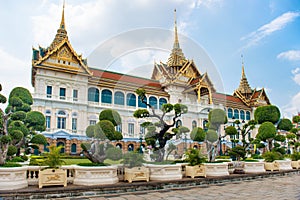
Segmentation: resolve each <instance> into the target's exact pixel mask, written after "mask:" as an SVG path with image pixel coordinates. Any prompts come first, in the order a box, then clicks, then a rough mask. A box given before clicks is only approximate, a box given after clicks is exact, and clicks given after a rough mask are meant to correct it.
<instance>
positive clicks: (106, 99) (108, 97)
mask: <svg viewBox="0 0 300 200" xmlns="http://www.w3.org/2000/svg"><path fill="white" fill-rule="evenodd" d="M101 103H112V92H111V91H110V90H106V89H105V90H102V92H101Z"/></svg>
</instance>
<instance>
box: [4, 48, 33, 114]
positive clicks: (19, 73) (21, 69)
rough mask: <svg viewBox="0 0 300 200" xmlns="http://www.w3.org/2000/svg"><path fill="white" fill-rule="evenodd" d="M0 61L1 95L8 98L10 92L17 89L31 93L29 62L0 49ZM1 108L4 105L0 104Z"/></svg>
mask: <svg viewBox="0 0 300 200" xmlns="http://www.w3.org/2000/svg"><path fill="white" fill-rule="evenodd" d="M0 61H1V82H0V83H1V85H2V91H1V94H3V95H4V96H6V97H7V98H8V96H9V93H10V91H11V90H12V89H13V88H15V87H17V86H21V87H25V88H27V89H29V90H31V92H32V87H31V84H30V83H31V74H30V72H31V71H28V66H30V64H31V63H30V61H28V62H24V61H22V60H20V59H18V58H16V57H15V56H13V55H10V54H9V53H7V52H6V51H5V50H3V49H2V48H1V47H0ZM0 107H1V108H4V105H2V104H0Z"/></svg>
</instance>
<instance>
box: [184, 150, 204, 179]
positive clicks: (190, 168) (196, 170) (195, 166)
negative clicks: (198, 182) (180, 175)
mask: <svg viewBox="0 0 300 200" xmlns="http://www.w3.org/2000/svg"><path fill="white" fill-rule="evenodd" d="M185 155H186V161H187V162H188V163H189V165H187V166H186V167H185V170H186V171H185V175H186V176H187V177H188V176H189V177H191V178H194V177H199V176H201V177H206V173H205V166H204V165H202V163H203V162H205V160H206V158H205V157H204V156H203V155H202V154H201V152H200V150H198V149H189V150H188V151H187V152H186V153H185Z"/></svg>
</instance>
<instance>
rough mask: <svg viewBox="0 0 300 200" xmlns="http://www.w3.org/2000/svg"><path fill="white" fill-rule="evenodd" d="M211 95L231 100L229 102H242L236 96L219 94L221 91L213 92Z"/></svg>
mask: <svg viewBox="0 0 300 200" xmlns="http://www.w3.org/2000/svg"><path fill="white" fill-rule="evenodd" d="M212 97H213V98H216V99H224V100H226V101H231V102H236V103H243V102H242V100H240V99H239V98H238V97H234V96H231V95H226V94H221V93H213V94H212Z"/></svg>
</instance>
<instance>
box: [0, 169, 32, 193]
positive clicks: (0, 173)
mask: <svg viewBox="0 0 300 200" xmlns="http://www.w3.org/2000/svg"><path fill="white" fill-rule="evenodd" d="M27 168H28V167H27V166H23V167H0V190H16V189H21V188H26V187H28V181H27V177H26V173H27Z"/></svg>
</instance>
